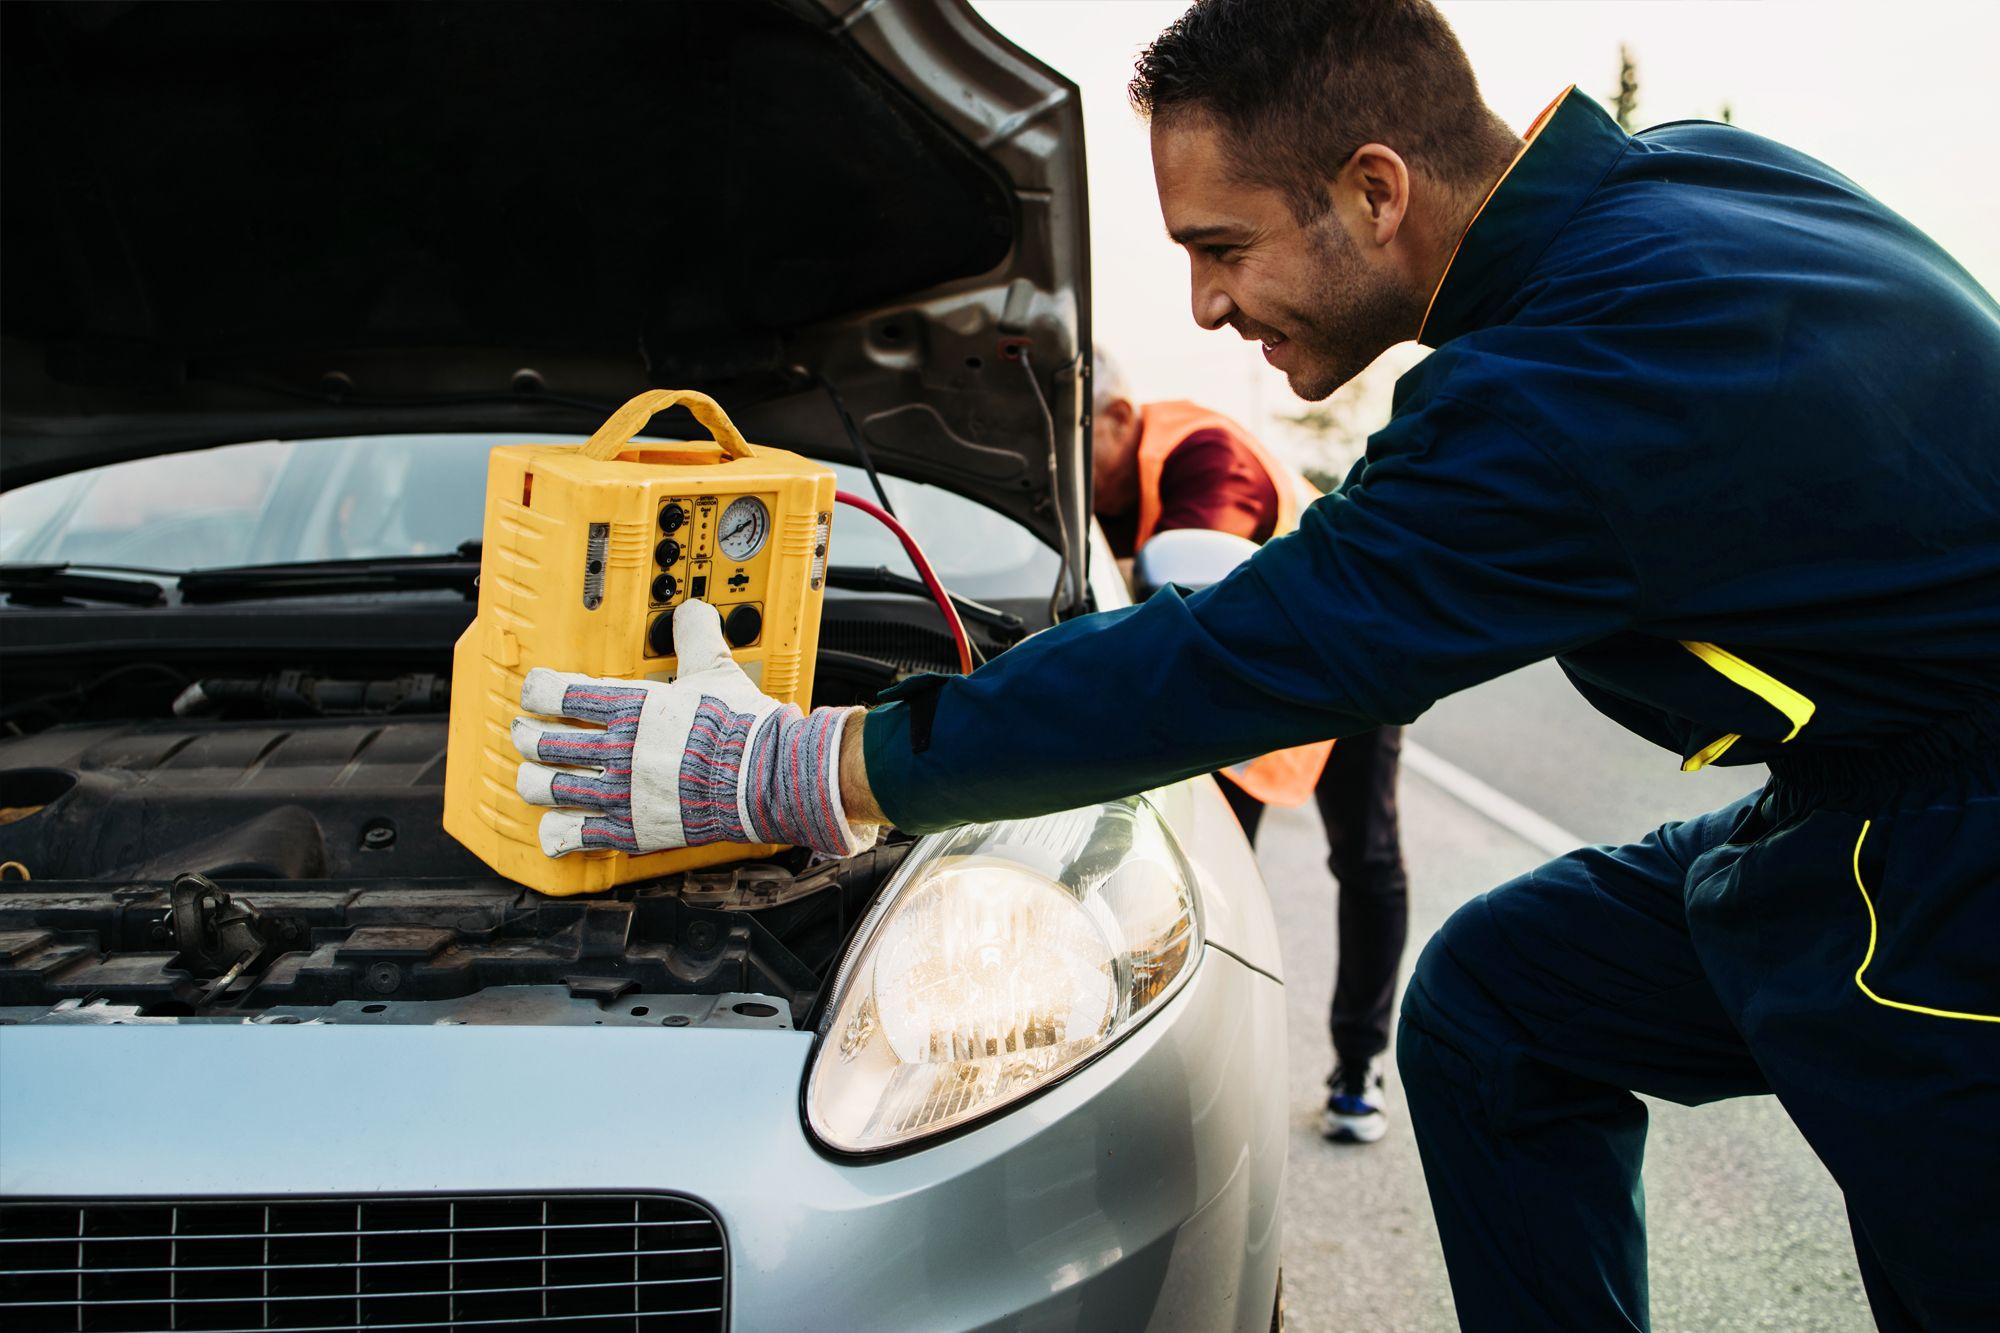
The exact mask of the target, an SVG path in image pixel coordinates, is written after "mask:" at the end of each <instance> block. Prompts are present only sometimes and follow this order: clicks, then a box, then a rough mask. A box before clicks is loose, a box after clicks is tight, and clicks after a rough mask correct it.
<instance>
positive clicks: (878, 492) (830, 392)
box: [809, 371, 902, 518]
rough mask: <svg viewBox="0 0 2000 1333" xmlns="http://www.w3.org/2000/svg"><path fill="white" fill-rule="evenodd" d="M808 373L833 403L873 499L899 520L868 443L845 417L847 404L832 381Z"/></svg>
mask: <svg viewBox="0 0 2000 1333" xmlns="http://www.w3.org/2000/svg"><path fill="white" fill-rule="evenodd" d="M809 373H810V374H811V375H812V377H813V379H815V380H816V381H818V382H819V387H820V388H822V389H825V390H826V396H827V397H828V398H829V399H831V400H832V401H833V410H834V412H835V413H836V414H837V415H838V416H839V417H840V424H841V426H842V427H843V428H844V429H845V430H846V431H847V442H848V444H850V445H852V446H853V448H854V454H855V457H857V458H859V459H860V460H861V467H862V470H863V471H865V472H867V474H868V484H869V485H870V486H873V487H874V488H875V498H876V499H877V500H880V501H881V502H882V507H883V508H884V509H886V510H888V511H889V513H890V515H891V516H892V517H895V518H901V517H902V515H901V514H898V513H896V506H895V505H893V504H891V503H889V492H888V491H886V490H884V489H883V488H882V476H881V474H880V473H878V472H876V471H875V460H874V459H873V458H872V457H870V456H869V453H868V443H867V441H865V440H863V439H862V438H861V431H860V430H859V429H858V428H857V427H856V426H855V424H854V418H853V417H851V416H849V415H847V404H846V403H843V402H842V401H841V400H840V391H839V390H838V389H836V388H834V387H833V381H832V380H829V379H828V378H827V377H826V376H824V375H822V374H820V373H819V372H818V371H812V372H809Z"/></svg>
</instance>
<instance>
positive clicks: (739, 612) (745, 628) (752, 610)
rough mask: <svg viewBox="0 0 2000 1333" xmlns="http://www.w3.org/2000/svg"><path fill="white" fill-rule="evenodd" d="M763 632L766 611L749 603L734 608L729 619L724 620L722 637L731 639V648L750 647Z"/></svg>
mask: <svg viewBox="0 0 2000 1333" xmlns="http://www.w3.org/2000/svg"><path fill="white" fill-rule="evenodd" d="M763 632H764V613H763V612H762V611H759V610H758V609H757V608H756V607H754V606H751V605H749V604H747V603H746V604H744V605H742V606H739V607H737V608H735V609H734V610H732V611H731V612H730V613H729V619H727V620H725V621H723V622H722V637H723V638H725V639H728V640H729V646H730V647H731V648H748V647H749V646H750V645H751V644H753V643H755V642H757V636H758V635H759V634H762V633H763Z"/></svg>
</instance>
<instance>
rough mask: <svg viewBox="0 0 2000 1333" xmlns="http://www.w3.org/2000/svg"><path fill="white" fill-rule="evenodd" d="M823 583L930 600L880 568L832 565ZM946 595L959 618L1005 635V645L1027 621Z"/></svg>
mask: <svg viewBox="0 0 2000 1333" xmlns="http://www.w3.org/2000/svg"><path fill="white" fill-rule="evenodd" d="M826 581H827V582H828V583H829V584H831V585H832V586H834V587H836V588H845V589H847V590H848V591H849V592H900V593H907V594H909V595H910V596H912V597H921V598H923V599H924V600H925V601H929V600H931V590H930V589H929V588H927V587H925V586H924V584H923V582H922V580H920V579H913V578H910V577H909V576H908V575H904V574H898V573H895V572H894V571H893V570H890V569H888V568H887V567H886V566H882V565H876V566H874V567H873V568H870V567H868V566H866V565H833V566H831V567H830V568H828V570H827V571H826ZM948 596H950V598H951V604H952V605H953V606H955V607H957V608H958V614H959V616H960V617H961V618H962V619H965V620H969V621H972V622H973V623H974V624H977V625H984V626H985V627H986V628H987V629H990V630H997V631H999V632H1000V633H1002V634H1005V635H1007V636H1009V639H1008V641H1009V642H1012V641H1013V640H1014V639H1018V638H1019V637H1020V636H1021V631H1022V630H1023V629H1024V628H1026V623H1027V622H1025V621H1023V620H1022V619H1021V617H1019V616H1017V615H1015V614H1014V613H1013V612H1011V611H1002V610H1000V609H999V608H998V607H993V606H988V605H986V603H984V602H975V601H973V600H972V599H971V598H969V597H960V596H959V595H958V594H957V593H949V594H948Z"/></svg>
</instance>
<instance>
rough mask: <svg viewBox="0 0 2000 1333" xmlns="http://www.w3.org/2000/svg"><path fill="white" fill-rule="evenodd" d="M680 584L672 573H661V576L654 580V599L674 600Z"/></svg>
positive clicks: (662, 600) (658, 600) (660, 600)
mask: <svg viewBox="0 0 2000 1333" xmlns="http://www.w3.org/2000/svg"><path fill="white" fill-rule="evenodd" d="M680 586H681V585H680V584H679V582H677V581H676V580H675V578H674V576H673V575H672V574H662V575H660V577H658V578H656V579H654V580H653V600H654V601H656V602H671V601H673V600H674V593H675V591H677V590H678V589H679V588H680Z"/></svg>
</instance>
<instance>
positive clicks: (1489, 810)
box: [1403, 739, 1588, 856]
mask: <svg viewBox="0 0 2000 1333" xmlns="http://www.w3.org/2000/svg"><path fill="white" fill-rule="evenodd" d="M1403 767H1405V768H1407V769H1409V770H1410V771H1411V772H1412V773H1415V774H1416V775H1417V776H1418V777H1420V778H1422V779H1424V781H1426V782H1428V783H1430V784H1431V785H1432V786H1435V787H1439V788H1441V789H1443V790H1444V791H1445V792H1446V793H1447V794H1448V795H1451V796H1454V797H1456V798H1458V800H1459V801H1460V802H1462V803H1464V804H1465V805H1468V806H1470V807H1472V808H1473V809H1474V810H1477V811H1478V812H1479V813H1480V814H1482V815H1485V816H1486V817H1487V818H1488V819H1490V820H1492V821H1493V822H1494V823H1496V824H1498V825H1499V826H1500V827H1501V828H1503V829H1506V830H1507V831H1508V832H1509V833H1511V834H1513V835H1514V836H1515V837H1517V838H1519V839H1520V840H1521V841H1522V842H1525V843H1527V844H1528V845H1529V846H1530V847H1533V848H1535V849H1536V850H1537V851H1540V852H1544V853H1546V854H1547V855H1549V856H1563V855H1566V854H1568V853H1570V852H1573V851H1575V850H1576V849H1577V848H1579V847H1583V846H1586V845H1588V844H1587V841H1586V840H1585V839H1583V838H1580V837H1578V836H1577V835H1576V834H1574V833H1571V832H1570V831H1569V830H1568V829H1566V828H1564V827H1562V826H1561V825H1560V824H1557V823H1554V822H1553V821H1551V820H1547V819H1544V818H1543V817H1542V816H1540V815H1538V814H1536V813H1535V812H1534V811H1533V810H1530V809H1529V808H1528V807H1527V806H1525V805H1522V804H1521V803H1520V802H1519V801H1517V800H1515V799H1514V798H1513V797H1511V796H1509V795H1507V794H1506V793H1504V792H1501V791H1497V790H1495V789H1494V788H1492V787H1489V786H1487V785H1486V784H1485V783H1484V782H1481V781H1480V780H1479V779H1478V778H1475V777H1473V776H1472V774H1470V773H1468V772H1466V771H1465V770H1464V769H1462V768H1460V767H1459V766H1458V765H1457V764H1454V763H1452V762H1451V761H1450V760H1449V759H1446V758H1444V757H1443V756H1441V755H1438V754H1436V753H1434V752H1432V751H1430V750H1426V749H1425V748H1424V747H1423V746H1421V745H1417V744H1414V743H1412V742H1411V741H1409V740H1407V739H1406V740H1404V742H1403Z"/></svg>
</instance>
